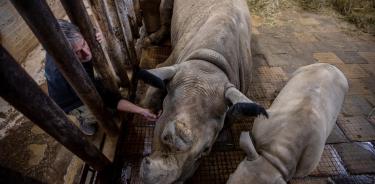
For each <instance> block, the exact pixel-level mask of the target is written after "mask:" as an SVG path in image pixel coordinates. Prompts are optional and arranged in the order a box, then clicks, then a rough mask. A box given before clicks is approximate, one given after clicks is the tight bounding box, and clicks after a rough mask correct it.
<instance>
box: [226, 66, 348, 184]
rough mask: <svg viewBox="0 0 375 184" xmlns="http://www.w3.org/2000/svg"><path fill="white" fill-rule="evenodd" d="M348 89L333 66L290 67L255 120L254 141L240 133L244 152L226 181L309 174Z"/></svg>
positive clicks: (260, 181)
mask: <svg viewBox="0 0 375 184" xmlns="http://www.w3.org/2000/svg"><path fill="white" fill-rule="evenodd" d="M347 91H348V82H347V80H346V78H345V76H344V75H343V73H342V72H341V71H340V70H338V69H337V68H336V67H334V66H332V65H329V64H325V63H319V64H312V65H309V66H305V67H301V68H299V69H298V70H297V71H295V73H293V76H292V78H291V79H290V80H289V82H288V83H287V84H286V86H285V87H284V88H283V89H282V90H281V92H280V93H279V95H278V96H277V97H276V99H275V100H274V102H273V103H272V105H271V107H270V108H269V109H268V110H267V112H268V113H269V119H264V118H257V119H255V121H254V126H253V129H252V137H253V141H254V143H253V142H252V140H251V137H250V135H249V132H242V133H241V136H240V147H241V148H242V149H243V150H244V151H245V153H246V155H247V156H246V158H245V159H244V160H243V161H242V162H241V163H240V164H239V165H238V167H237V169H236V170H235V171H234V173H233V174H231V176H230V178H229V180H228V182H227V184H247V183H248V184H250V183H251V184H281V183H286V182H287V181H289V180H290V179H291V178H292V177H294V176H296V177H303V176H306V175H308V174H309V173H310V172H311V171H312V170H313V169H314V168H315V167H316V166H317V164H318V163H319V160H320V157H321V155H322V153H323V150H324V144H325V142H326V140H327V137H328V136H329V134H330V132H331V131H332V128H333V127H334V125H335V123H336V119H337V116H338V114H339V112H340V110H341V106H342V104H343V101H344V97H345V94H346V93H347ZM254 145H255V146H254Z"/></svg>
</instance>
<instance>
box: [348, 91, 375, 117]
mask: <svg viewBox="0 0 375 184" xmlns="http://www.w3.org/2000/svg"><path fill="white" fill-rule="evenodd" d="M372 108H373V106H371V105H370V104H369V102H368V101H367V100H366V99H365V98H364V97H362V96H357V95H349V96H346V97H345V100H344V105H343V108H342V113H343V114H344V115H346V116H361V115H364V116H367V115H368V113H370V111H371V109H372Z"/></svg>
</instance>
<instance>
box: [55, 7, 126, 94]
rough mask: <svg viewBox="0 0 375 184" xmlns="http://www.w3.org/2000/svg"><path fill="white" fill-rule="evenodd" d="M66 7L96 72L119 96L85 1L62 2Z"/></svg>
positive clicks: (106, 85)
mask: <svg viewBox="0 0 375 184" xmlns="http://www.w3.org/2000/svg"><path fill="white" fill-rule="evenodd" d="M60 1H61V4H62V5H63V6H64V9H65V11H66V13H67V14H68V16H69V19H70V20H71V21H72V22H73V23H74V24H75V25H76V26H78V27H79V29H80V31H81V33H82V35H83V37H84V38H85V40H86V41H87V44H88V45H89V47H90V49H91V52H92V56H93V57H92V62H93V64H94V68H95V70H96V71H97V72H98V73H99V75H100V77H101V78H102V82H103V85H104V87H105V88H106V89H107V90H109V91H110V92H111V93H113V94H117V95H118V94H119V90H118V86H117V83H116V80H115V77H114V76H113V75H112V73H111V71H110V66H109V64H108V62H107V59H106V57H105V54H104V51H103V49H102V47H101V46H100V44H99V42H98V41H97V40H96V36H95V35H96V31H95V28H94V26H93V24H92V22H91V20H90V17H89V15H88V14H87V11H86V8H85V5H84V4H83V0H60Z"/></svg>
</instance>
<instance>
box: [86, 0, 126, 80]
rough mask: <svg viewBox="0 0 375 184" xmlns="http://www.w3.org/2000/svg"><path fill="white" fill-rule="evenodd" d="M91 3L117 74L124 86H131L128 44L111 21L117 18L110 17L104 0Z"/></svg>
mask: <svg viewBox="0 0 375 184" xmlns="http://www.w3.org/2000/svg"><path fill="white" fill-rule="evenodd" d="M90 4H91V7H92V11H93V14H94V16H95V18H96V20H97V21H98V23H99V26H100V28H101V30H102V31H103V35H104V37H105V39H106V40H107V43H108V49H107V51H108V54H109V58H110V60H111V62H112V65H113V66H114V68H115V71H116V74H117V75H118V76H119V78H120V80H121V84H122V86H125V87H129V85H130V81H129V78H128V75H127V73H126V65H129V63H130V61H129V56H128V55H127V50H126V48H125V47H126V45H125V43H124V38H123V36H122V34H121V33H118V32H119V31H120V29H119V28H117V29H115V27H113V24H112V23H111V22H112V19H116V17H112V19H111V18H110V15H109V14H108V12H107V11H106V8H105V5H104V4H103V1H102V0H90ZM116 33H117V34H116ZM116 35H117V36H119V37H117V36H116Z"/></svg>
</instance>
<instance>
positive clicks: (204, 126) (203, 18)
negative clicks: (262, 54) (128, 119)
mask: <svg viewBox="0 0 375 184" xmlns="http://www.w3.org/2000/svg"><path fill="white" fill-rule="evenodd" d="M162 3H171V2H170V1H169V2H166V1H162ZM162 6H163V5H161V7H162ZM165 14H167V13H165ZM171 43H172V47H173V51H172V53H171V55H170V57H169V58H168V59H167V60H166V61H165V62H164V63H162V64H161V65H159V68H157V69H152V70H149V71H150V72H151V73H152V74H154V75H156V76H158V77H160V78H161V79H162V80H165V81H168V82H167V85H166V91H167V94H166V95H165V98H164V96H163V95H161V94H162V93H163V91H161V90H158V89H156V88H149V89H148V91H147V93H146V97H145V99H144V101H143V102H142V104H144V105H145V106H148V107H154V108H155V107H157V108H160V109H161V107H160V105H158V104H161V103H160V99H164V102H163V107H162V109H163V113H162V115H161V116H160V118H159V120H158V121H157V122H156V127H155V131H154V139H153V151H152V154H151V155H150V156H148V157H146V158H144V159H143V161H142V164H141V168H140V176H141V178H142V180H143V182H144V183H146V184H147V183H152V184H154V183H161V184H168V183H177V182H183V181H185V180H186V179H187V178H188V177H189V176H191V175H192V174H193V173H194V171H195V170H196V168H197V167H198V165H199V160H200V159H201V157H202V156H204V155H207V154H208V153H209V152H210V150H211V147H212V145H213V143H214V141H215V139H216V137H217V135H218V133H219V131H220V130H221V129H222V127H223V124H224V117H225V114H226V112H227V110H228V107H230V108H229V110H230V111H229V112H231V113H234V114H244V115H253V116H257V115H259V114H264V115H267V113H266V111H265V109H264V108H262V107H261V106H259V105H257V104H256V103H254V102H252V101H251V100H249V99H248V98H247V97H246V96H245V95H243V94H242V92H244V93H245V92H246V91H247V90H248V88H249V83H250V76H251V72H250V71H251V65H252V63H251V50H250V15H249V10H248V6H247V4H246V2H245V1H244V0H175V1H174V6H173V17H172V22H171Z"/></svg>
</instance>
